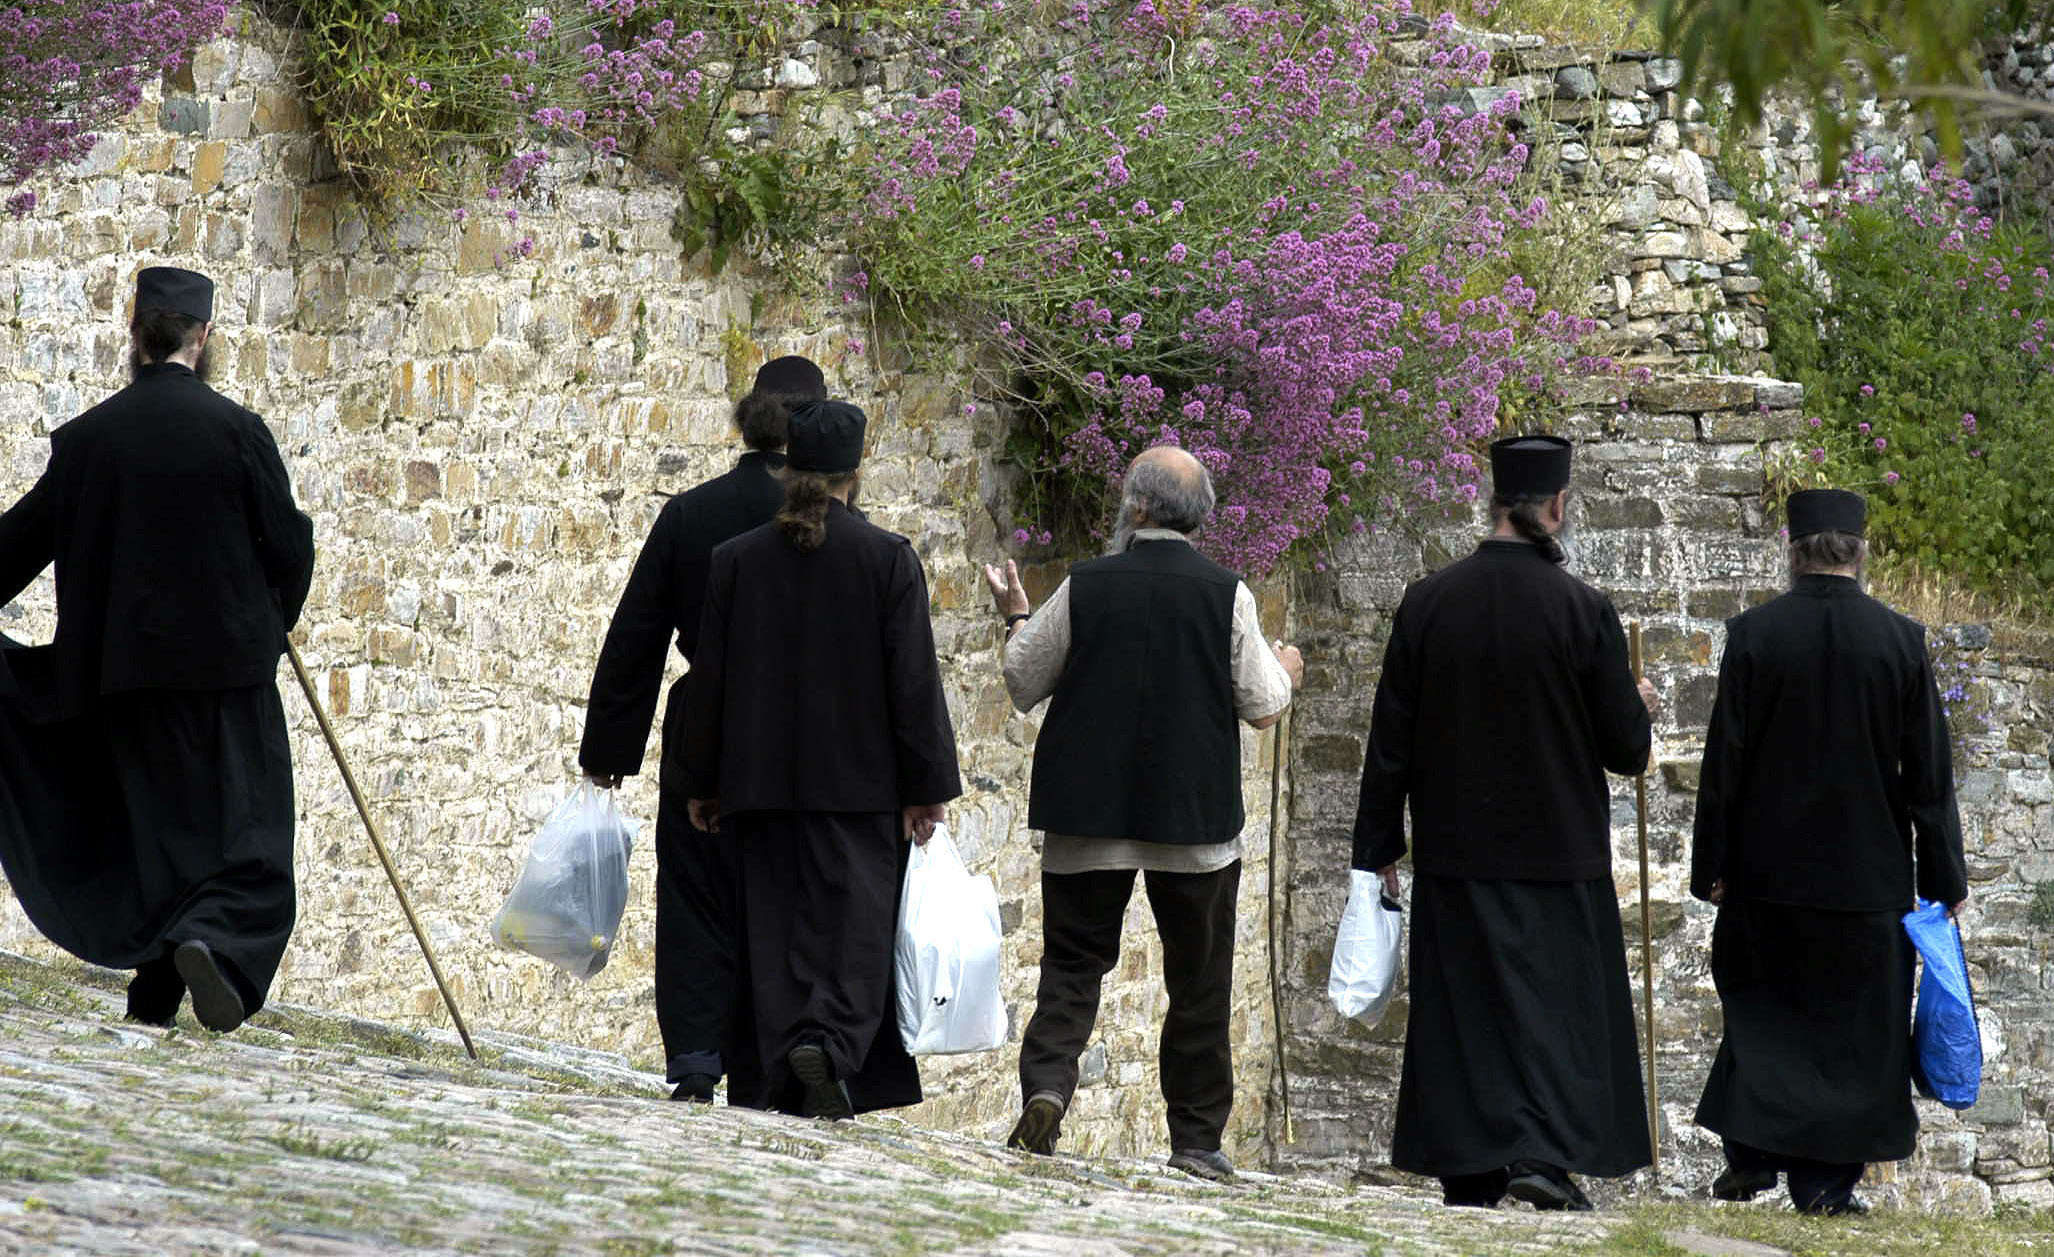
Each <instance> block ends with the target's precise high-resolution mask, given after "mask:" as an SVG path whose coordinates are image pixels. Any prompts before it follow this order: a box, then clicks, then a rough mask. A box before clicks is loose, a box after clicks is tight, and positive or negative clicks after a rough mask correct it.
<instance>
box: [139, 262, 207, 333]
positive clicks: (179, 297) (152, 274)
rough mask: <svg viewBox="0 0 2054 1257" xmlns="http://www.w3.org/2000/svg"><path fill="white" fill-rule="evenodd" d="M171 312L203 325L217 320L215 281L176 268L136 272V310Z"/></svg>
mask: <svg viewBox="0 0 2054 1257" xmlns="http://www.w3.org/2000/svg"><path fill="white" fill-rule="evenodd" d="M151 308H155V309H159V310H170V311H173V312H174V313H177V314H184V315H190V316H191V317H193V318H196V319H198V320H199V321H200V322H202V323H211V322H213V320H214V281H213V280H211V279H208V278H207V277H206V276H205V275H202V274H200V273H199V272H198V271H186V270H180V269H179V268H178V267H176V266H145V267H144V268H143V269H142V270H140V271H138V272H136V309H138V310H146V309H151Z"/></svg>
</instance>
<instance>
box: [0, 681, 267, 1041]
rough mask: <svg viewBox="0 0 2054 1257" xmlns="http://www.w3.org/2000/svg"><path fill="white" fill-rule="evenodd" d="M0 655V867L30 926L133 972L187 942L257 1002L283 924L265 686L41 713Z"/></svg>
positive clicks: (37, 687) (27, 685) (143, 695)
mask: <svg viewBox="0 0 2054 1257" xmlns="http://www.w3.org/2000/svg"><path fill="white" fill-rule="evenodd" d="M46 666H47V656H46V655H45V654H44V652H43V648H34V647H31V648H26V649H21V648H17V649H10V650H5V651H4V652H0V673H4V676H0V870H4V871H5V873H6V876H7V881H8V884H9V886H11V887H12V888H13V891H14V894H15V897H16V898H17V899H19V900H20V901H21V905H22V909H23V911H25V912H26V913H27V914H28V918H29V920H30V921H31V922H33V923H34V924H35V926H36V928H37V929H39V930H41V931H42V932H43V934H44V936H45V937H47V938H48V939H49V940H50V941H51V942H53V943H55V944H57V945H58V946H59V947H62V948H64V949H65V950H66V951H68V952H70V953H72V954H73V955H75V956H77V957H79V958H80V959H82V960H87V961H90V962H92V963H94V964H98V965H105V966H107V967H109V968H114V969H133V968H136V967H138V966H140V965H143V964H145V963H148V962H150V961H153V960H159V959H162V958H164V957H165V956H166V955H167V954H168V953H169V951H170V949H171V948H173V947H174V946H176V945H177V944H178V943H181V942H184V941H186V940H188V939H198V940H201V941H203V942H205V943H206V944H207V945H208V946H209V947H210V948H212V949H213V951H214V953H215V955H216V956H217V957H219V958H221V959H223V960H225V961H226V962H227V964H226V966H224V967H225V968H226V969H227V970H228V972H229V974H230V976H231V978H232V979H234V980H235V981H236V984H237V986H238V987H239V988H240V989H241V994H242V996H243V1002H244V1005H245V1006H246V1007H247V1008H249V1009H250V1010H251V1011H255V1010H256V1009H257V1008H258V1007H260V1006H261V1005H262V1004H263V1002H264V1000H265V998H266V997H267V996H268V994H269V992H270V989H271V981H272V979H273V978H274V977H275V976H277V972H278V962H279V959H280V957H281V956H283V955H284V953H285V944H286V940H287V939H288V938H289V937H290V935H291V933H292V926H293V920H294V917H295V913H296V904H295V899H294V890H293V870H292V838H293V795H292V748H291V745H290V743H289V742H288V740H287V737H286V729H285V712H284V709H283V708H282V707H281V706H280V704H279V699H278V690H277V687H276V686H273V685H258V686H251V687H247V688H243V689H234V690H143V691H137V692H134V693H129V694H122V695H116V696H113V697H110V698H106V699H103V700H102V701H101V702H100V704H99V705H98V707H96V708H95V709H94V710H92V711H90V712H88V713H86V714H84V715H82V716H77V717H74V718H70V719H65V720H54V721H53V720H43V719H41V718H40V717H41V716H42V714H43V713H44V712H45V711H47V710H48V705H47V701H46V700H45V699H44V697H43V694H44V693H46V692H47V687H46V686H44V685H42V684H41V681H42V679H43V677H42V673H43V670H44V669H45V668H46Z"/></svg>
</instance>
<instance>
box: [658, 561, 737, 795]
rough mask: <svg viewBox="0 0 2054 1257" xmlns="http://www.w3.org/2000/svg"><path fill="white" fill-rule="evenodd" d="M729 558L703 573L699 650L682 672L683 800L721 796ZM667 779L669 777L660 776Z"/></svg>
mask: <svg viewBox="0 0 2054 1257" xmlns="http://www.w3.org/2000/svg"><path fill="white" fill-rule="evenodd" d="M734 584H735V564H734V559H733V556H732V555H728V556H723V555H722V554H721V553H720V551H718V550H716V551H714V553H713V562H712V565H711V567H710V568H709V569H708V571H707V574H706V605H705V607H704V609H703V610H702V611H701V612H700V614H699V650H698V653H697V654H695V655H693V656H692V670H691V671H690V672H687V673H685V704H684V715H683V717H682V718H681V719H680V720H679V722H678V723H679V724H681V725H682V726H683V727H684V734H683V739H682V740H683V746H682V748H681V754H682V756H683V772H684V776H683V778H682V780H683V781H684V783H685V792H686V797H688V798H693V799H717V798H719V797H720V753H721V740H722V739H721V734H722V730H723V729H724V728H725V727H726V723H727V636H728V604H729V601H730V598H731V595H732V593H733V591H734ZM664 775H665V776H666V778H667V777H668V776H669V773H668V772H667V771H666V773H665V774H664Z"/></svg>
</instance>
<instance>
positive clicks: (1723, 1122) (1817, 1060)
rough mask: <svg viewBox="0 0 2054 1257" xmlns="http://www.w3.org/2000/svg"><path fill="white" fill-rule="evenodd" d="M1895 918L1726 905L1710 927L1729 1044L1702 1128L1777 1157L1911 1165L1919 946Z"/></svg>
mask: <svg viewBox="0 0 2054 1257" xmlns="http://www.w3.org/2000/svg"><path fill="white" fill-rule="evenodd" d="M1901 916H1902V914H1901V913H1897V912H1832V911H1826V910H1823V909H1818V908H1798V907H1789V906H1785V905H1781V904H1768V903H1758V902H1751V901H1729V902H1728V903H1727V904H1726V905H1725V906H1724V907H1722V908H1720V909H1719V920H1718V924H1717V925H1715V926H1714V927H1713V929H1712V980H1713V982H1715V983H1716V984H1717V985H1718V988H1719V1000H1720V1002H1721V1004H1723V1005H1724V1008H1725V1014H1726V1032H1725V1038H1724V1039H1723V1040H1722V1041H1721V1042H1720V1044H1719V1054H1718V1055H1717V1056H1716V1057H1714V1058H1713V1060H1712V1071H1711V1075H1710V1077H1708V1078H1707V1079H1706V1080H1705V1091H1704V1098H1703V1099H1702V1100H1700V1101H1699V1102H1698V1106H1697V1123H1698V1125H1700V1126H1703V1127H1705V1128H1706V1129H1708V1130H1714V1131H1717V1132H1718V1133H1719V1134H1721V1135H1723V1136H1725V1137H1726V1138H1728V1139H1731V1140H1734V1141H1736V1142H1739V1143H1743V1144H1746V1145H1747V1146H1748V1147H1750V1148H1755V1149H1759V1150H1761V1151H1763V1152H1767V1153H1770V1154H1773V1155H1779V1156H1787V1157H1801V1158H1804V1159H1807V1160H1811V1161H1825V1162H1830V1163H1833V1164H1837V1165H1852V1164H1855V1163H1856V1162H1862V1161H1896V1160H1900V1159H1902V1158H1904V1157H1908V1156H1910V1155H1911V1153H1912V1147H1913V1145H1914V1144H1915V1143H1916V1142H1917V1138H1918V1113H1917V1111H1916V1110H1914V1109H1913V1108H1912V1104H1911V1053H1912V1046H1911V986H1912V956H1913V952H1912V946H1911V940H1910V938H1908V937H1907V936H1906V935H1905V932H1904V926H1903V923H1902V920H1901Z"/></svg>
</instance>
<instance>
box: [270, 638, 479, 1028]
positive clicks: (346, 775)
mask: <svg viewBox="0 0 2054 1257" xmlns="http://www.w3.org/2000/svg"><path fill="white" fill-rule="evenodd" d="M285 657H286V658H287V659H290V660H292V674H293V675H294V676H296V677H298V678H299V679H300V692H301V693H303V694H305V695H306V696H307V706H309V707H311V708H313V709H314V719H315V720H316V721H317V722H319V724H320V726H321V736H322V737H324V738H326V739H327V740H328V750H329V752H330V753H331V754H333V755H334V756H335V766H336V767H337V768H338V769H340V770H341V771H342V784H343V785H345V786H347V787H349V797H350V799H351V800H352V801H354V802H355V803H356V805H357V815H358V816H361V817H363V818H364V828H365V829H366V830H368V831H369V832H370V835H371V847H372V849H373V850H375V851H377V853H378V863H380V864H382V865H384V866H385V876H386V877H388V878H390V879H391V881H392V890H393V893H394V894H396V895H398V896H399V910H400V911H401V912H404V913H406V916H407V925H408V926H409V927H411V928H412V929H413V931H414V941H415V942H417V943H419V944H420V945H421V954H422V955H423V956H426V957H427V958H428V972H429V973H432V974H434V975H435V989H436V990H438V991H441V992H442V1002H443V1003H444V1004H445V1005H447V1006H448V1008H449V1019H450V1020H451V1021H453V1022H455V1023H456V1033H457V1037H458V1038H460V1039H462V1040H463V1041H464V1051H465V1052H466V1053H467V1054H468V1055H469V1056H470V1058H471V1059H472V1060H474V1061H475V1060H477V1059H478V1049H477V1047H476V1046H475V1045H473V1044H472V1043H471V1032H470V1030H469V1029H468V1028H466V1027H465V1025H464V1015H463V1014H462V1013H460V1012H458V1011H457V1008H456V996H454V995H451V994H450V993H449V983H448V982H447V981H445V980H444V979H443V976H442V966H441V965H439V964H437V963H436V961H435V948H434V947H433V946H431V945H430V944H429V942H428V935H427V932H426V931H424V930H422V929H421V921H420V918H419V917H416V916H415V915H414V905H413V901H412V900H410V899H408V898H407V888H406V887H405V886H403V885H401V884H400V880H399V870H398V869H397V868H395V867H394V866H393V863H392V853H391V852H389V851H387V850H386V849H385V839H384V838H382V837H380V836H379V834H378V822H377V821H374V820H372V819H371V808H370V805H369V804H367V803H365V802H364V792H363V791H362V790H359V789H358V788H357V778H356V774H355V773H352V772H351V771H350V770H349V761H348V760H346V759H344V758H343V757H342V743H341V742H339V741H337V740H336V737H335V727H334V726H333V725H331V724H329V723H328V713H327V712H326V711H323V710H322V708H321V700H320V698H319V697H318V696H316V695H315V693H314V681H313V678H311V677H309V676H308V675H307V665H306V664H304V663H301V662H300V652H299V651H298V650H296V649H294V648H293V644H292V642H291V641H289V640H288V641H287V642H286V643H285Z"/></svg>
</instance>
